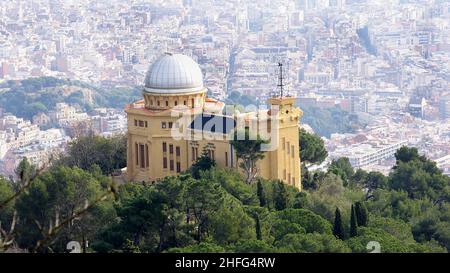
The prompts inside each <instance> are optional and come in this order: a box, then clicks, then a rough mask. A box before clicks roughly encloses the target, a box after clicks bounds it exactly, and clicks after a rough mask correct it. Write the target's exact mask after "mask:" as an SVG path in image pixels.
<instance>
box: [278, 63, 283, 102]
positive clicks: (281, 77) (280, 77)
mask: <svg viewBox="0 0 450 273" xmlns="http://www.w3.org/2000/svg"><path fill="white" fill-rule="evenodd" d="M278 67H279V68H280V76H279V78H278V87H280V97H281V98H282V97H283V87H284V84H283V64H282V63H281V62H279V63H278Z"/></svg>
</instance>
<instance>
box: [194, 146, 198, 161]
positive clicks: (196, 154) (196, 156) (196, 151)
mask: <svg viewBox="0 0 450 273" xmlns="http://www.w3.org/2000/svg"><path fill="white" fill-rule="evenodd" d="M197 159H198V148H195V160H197Z"/></svg>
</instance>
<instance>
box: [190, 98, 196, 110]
mask: <svg viewBox="0 0 450 273" xmlns="http://www.w3.org/2000/svg"><path fill="white" fill-rule="evenodd" d="M191 103H192V108H194V107H195V105H194V99H192V100H191Z"/></svg>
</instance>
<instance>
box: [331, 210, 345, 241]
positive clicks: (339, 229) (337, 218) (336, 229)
mask: <svg viewBox="0 0 450 273" xmlns="http://www.w3.org/2000/svg"><path fill="white" fill-rule="evenodd" d="M333 235H334V236H336V237H337V238H339V239H341V240H344V239H345V238H344V226H343V225H342V217H341V211H340V210H339V208H336V212H335V214H334V226H333Z"/></svg>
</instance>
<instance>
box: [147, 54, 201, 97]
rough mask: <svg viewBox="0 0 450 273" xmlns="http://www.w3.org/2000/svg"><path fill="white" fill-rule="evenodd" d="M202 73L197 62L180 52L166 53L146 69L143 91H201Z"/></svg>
mask: <svg viewBox="0 0 450 273" xmlns="http://www.w3.org/2000/svg"><path fill="white" fill-rule="evenodd" d="M203 90H204V88H203V75H202V71H201V70H200V67H199V66H198V64H197V63H196V62H195V61H194V60H192V59H191V58H190V57H188V56H186V55H182V54H171V53H166V54H164V55H163V56H161V57H160V58H159V59H157V60H156V61H155V62H154V63H153V64H152V65H151V66H150V68H149V69H148V71H147V75H146V77H145V88H144V91H145V92H148V93H161V94H179V93H190V92H197V91H203Z"/></svg>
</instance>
